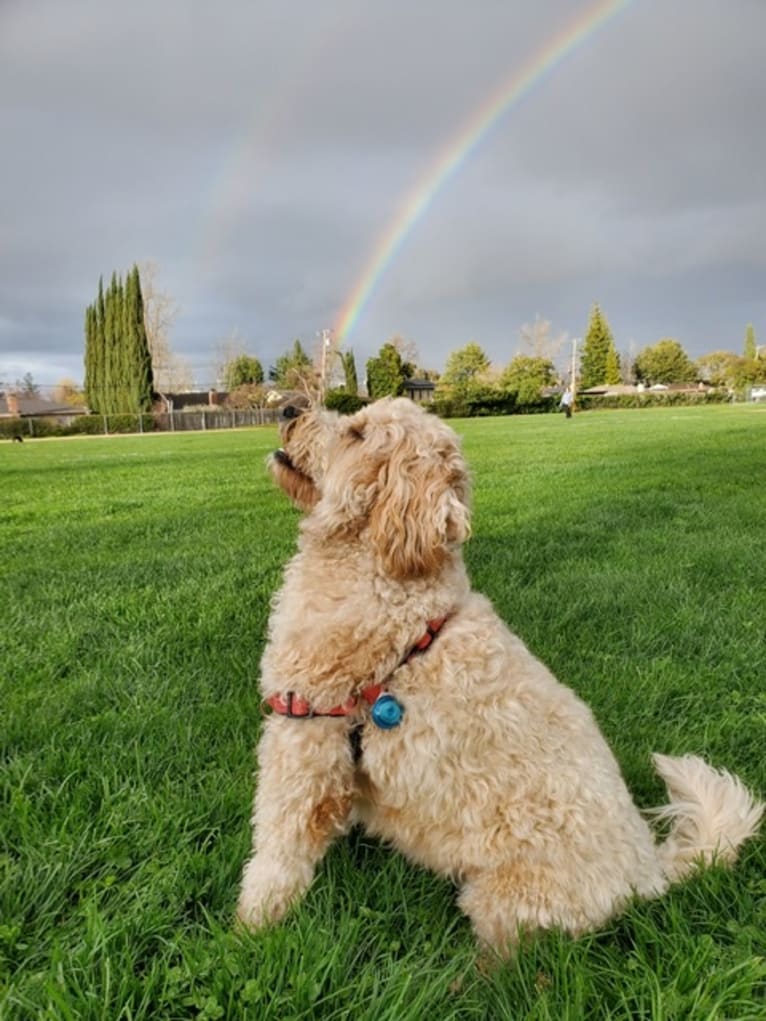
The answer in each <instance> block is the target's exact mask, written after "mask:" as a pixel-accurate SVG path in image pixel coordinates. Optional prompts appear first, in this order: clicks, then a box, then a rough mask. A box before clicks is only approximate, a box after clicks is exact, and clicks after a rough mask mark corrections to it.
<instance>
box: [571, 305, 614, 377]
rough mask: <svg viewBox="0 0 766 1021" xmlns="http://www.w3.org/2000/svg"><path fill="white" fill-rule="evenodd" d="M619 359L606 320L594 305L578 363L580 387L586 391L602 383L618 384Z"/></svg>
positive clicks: (597, 306)
mask: <svg viewBox="0 0 766 1021" xmlns="http://www.w3.org/2000/svg"><path fill="white" fill-rule="evenodd" d="M620 381H621V376H620V359H619V355H618V354H617V349H616V348H615V346H614V338H613V337H612V331H611V329H610V327H609V323H608V322H607V318H606V316H605V315H604V313H603V312H602V311H601V308H600V307H599V305H598V303H596V304H595V305H594V306H593V308H592V309H591V312H590V319H589V321H588V332H587V334H586V335H585V343H584V345H583V351H582V359H581V361H580V386H581V387H582V388H583V390H587V389H588V388H589V387H591V386H601V385H602V384H604V383H612V384H614V383H619V382H620Z"/></svg>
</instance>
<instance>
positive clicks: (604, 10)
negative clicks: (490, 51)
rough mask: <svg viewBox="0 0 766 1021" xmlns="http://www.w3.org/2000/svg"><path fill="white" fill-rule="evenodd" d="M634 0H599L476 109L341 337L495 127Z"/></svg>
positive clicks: (347, 311)
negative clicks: (434, 204)
mask: <svg viewBox="0 0 766 1021" xmlns="http://www.w3.org/2000/svg"><path fill="white" fill-rule="evenodd" d="M631 2H632V0H598V2H597V3H594V4H591V5H590V6H589V7H588V8H587V9H586V10H585V11H584V12H583V13H582V14H581V15H580V16H579V17H578V18H577V19H576V20H575V21H574V22H573V23H572V24H570V25H569V26H568V27H567V28H565V29H564V30H563V31H561V32H559V33H558V34H557V35H556V36H555V37H554V38H553V39H551V40H550V41H548V42H547V43H546V44H545V46H544V47H543V49H542V50H540V51H539V52H537V53H535V54H534V56H532V57H531V58H530V59H529V60H528V61H527V62H526V63H525V64H524V66H523V67H522V68H521V69H520V70H518V71H515V72H514V73H513V75H512V76H511V77H510V78H508V79H506V80H505V81H504V82H503V83H502V84H501V86H500V87H499V88H498V89H497V90H496V91H495V92H494V93H493V94H492V95H491V96H490V98H489V99H488V100H486V101H485V102H484V103H482V105H481V106H480V107H479V108H478V109H477V110H476V111H475V113H474V114H473V116H472V117H471V118H470V119H469V121H468V122H467V123H466V124H465V125H464V126H463V127H462V128H461V130H460V131H459V132H458V133H457V135H455V136H454V137H453V138H452V139H451V141H450V142H449V143H448V145H447V146H446V147H445V148H444V150H443V151H442V152H441V154H440V155H439V158H438V159H437V161H436V163H435V164H433V166H431V167H430V169H429V170H428V171H427V172H426V173H425V174H424V176H423V177H422V178H421V180H420V181H419V182H418V184H417V185H416V186H415V188H414V189H413V191H412V192H411V193H410V194H409V195H408V196H407V198H406V199H405V201H404V202H403V203H402V205H401V207H400V209H399V211H398V213H397V215H396V217H395V218H394V220H393V222H392V223H391V224H390V225H389V226H388V228H387V229H386V231H385V232H384V233H383V235H382V236H381V238H380V239H379V241H378V243H377V244H376V245H375V248H374V249H373V252H372V255H371V256H370V258H369V260H368V261H367V264H366V266H365V268H364V271H363V272H362V275H361V276H360V277H359V279H358V281H357V283H356V285H355V286H354V289H353V290H352V291H351V294H350V295H349V298H348V300H347V301H346V303H345V305H344V306H343V309H342V311H341V313H340V316H339V318H338V321H337V324H336V326H335V335H336V338H337V340H338V341H339V342H342V341H344V340H346V339H347V338H348V335H349V333H350V332H351V331H352V330H353V328H354V326H355V325H356V323H357V322H358V320H359V317H360V316H361V314H362V312H363V311H364V309H365V308H366V306H367V305H368V304H369V302H370V299H371V298H372V295H373V293H374V291H375V288H376V287H377V285H378V283H379V282H380V279H381V277H382V276H383V275H384V273H385V272H386V270H387V269H388V267H389V266H390V265H391V263H392V262H393V260H394V258H395V257H396V255H397V253H398V252H399V250H400V248H401V247H402V245H403V244H404V242H405V241H406V239H407V237H408V236H409V234H410V233H411V232H412V230H413V228H414V227H415V225H416V224H417V223H418V221H419V220H420V219H421V218H422V217H423V216H424V214H425V213H426V211H427V210H428V208H429V206H430V205H431V204H432V202H433V201H434V199H435V198H436V196H437V195H438V193H439V192H440V191H441V189H442V188H443V187H444V186H445V184H447V182H448V181H449V180H450V179H451V178H452V177H453V175H454V174H456V173H457V171H458V170H459V169H460V167H461V166H462V165H463V164H464V163H465V162H466V160H467V159H468V158H469V156H470V155H471V154H472V153H473V151H474V150H475V149H476V148H477V146H478V145H479V143H480V142H481V141H482V140H483V138H484V137H485V136H486V135H487V133H488V132H489V131H490V129H491V128H492V127H493V126H494V125H495V124H496V123H497V121H499V120H500V119H501V118H502V117H503V115H504V114H505V113H507V112H508V110H509V109H510V108H511V107H512V106H513V105H514V103H517V102H518V101H519V100H521V99H522V98H523V97H524V96H525V95H526V94H527V93H528V92H529V91H530V90H531V89H532V88H533V87H534V86H535V85H537V84H538V82H540V81H542V80H543V79H544V78H545V76H546V75H547V74H548V73H549V72H551V71H553V70H554V68H556V66H557V65H558V64H559V63H560V62H561V61H562V60H564V58H565V57H567V56H569V54H571V53H573V52H574V51H575V50H576V49H577V48H578V47H579V46H581V45H582V44H583V43H584V42H585V41H586V40H587V39H589V38H590V37H591V36H592V35H593V34H594V33H595V32H597V31H598V30H599V29H600V28H602V27H603V26H604V25H606V24H607V23H608V22H610V21H611V20H612V19H613V18H615V17H616V16H617V15H618V14H619V13H620V11H622V10H624V9H625V8H626V7H628V5H629V4H630V3H631Z"/></svg>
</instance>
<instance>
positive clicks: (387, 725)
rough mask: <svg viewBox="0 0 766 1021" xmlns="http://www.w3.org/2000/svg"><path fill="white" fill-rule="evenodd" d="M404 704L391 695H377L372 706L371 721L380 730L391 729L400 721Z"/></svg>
mask: <svg viewBox="0 0 766 1021" xmlns="http://www.w3.org/2000/svg"><path fill="white" fill-rule="evenodd" d="M403 715H404V706H403V705H401V703H400V702H397V701H396V699H395V698H394V696H393V695H389V694H387V693H385V692H384V693H383V694H382V695H378V697H377V698H376V700H375V704H374V705H373V707H372V722H373V723H374V724H375V726H376V727H380V729H381V730H392V729H393V728H394V727H398V726H399V724H400V723H401V722H402V716H403Z"/></svg>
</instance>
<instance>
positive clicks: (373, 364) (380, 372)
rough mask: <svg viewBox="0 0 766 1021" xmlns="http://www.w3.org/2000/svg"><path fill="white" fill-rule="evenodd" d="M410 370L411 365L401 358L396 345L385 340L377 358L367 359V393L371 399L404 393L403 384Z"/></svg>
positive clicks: (408, 376)
mask: <svg viewBox="0 0 766 1021" xmlns="http://www.w3.org/2000/svg"><path fill="white" fill-rule="evenodd" d="M411 371H412V367H411V366H410V365H409V363H407V362H404V361H403V360H402V356H401V353H400V352H399V350H398V349H397V347H396V345H395V344H394V343H393V342H392V341H387V342H386V343H385V344H384V345H383V347H382V348H381V349H380V351H379V352H378V356H377V358H368V360H367V393H368V394H369V395H370V397H371V398H372V399H373V400H377V399H378V398H379V397H389V396H390V397H398V396H399V395H400V394H402V393H404V384H405V382H406V381H407V380H408V379H409V378H410V375H409V374H410V372H411Z"/></svg>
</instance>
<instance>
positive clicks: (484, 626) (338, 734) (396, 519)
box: [238, 399, 763, 952]
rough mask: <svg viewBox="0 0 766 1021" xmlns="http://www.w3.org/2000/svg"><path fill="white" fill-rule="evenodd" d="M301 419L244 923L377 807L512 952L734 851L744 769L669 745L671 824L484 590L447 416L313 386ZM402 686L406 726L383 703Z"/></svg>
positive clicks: (272, 911) (280, 467)
mask: <svg viewBox="0 0 766 1021" xmlns="http://www.w3.org/2000/svg"><path fill="white" fill-rule="evenodd" d="M281 428H282V438H283V444H284V446H283V449H282V450H280V451H278V452H277V454H276V455H274V457H273V458H272V460H271V470H272V474H273V476H274V478H275V479H276V481H277V483H278V484H279V485H280V486H281V487H282V488H283V489H284V490H285V491H286V493H287V494H288V496H290V497H291V499H292V500H293V501H294V502H295V503H296V504H297V505H298V506H299V507H301V508H302V509H303V510H305V511H307V512H308V514H307V516H306V517H305V519H304V520H303V522H302V524H301V537H300V543H299V549H298V552H297V553H296V555H295V556H294V557H293V559H292V560H291V561H290V563H289V564H288V565H287V568H286V571H285V576H284V585H283V587H282V589H281V591H280V592H279V593H278V595H277V596H276V598H275V600H274V605H273V612H272V615H271V621H270V625H269V634H268V645H267V648H266V650H265V653H264V656H263V663H262V676H261V686H262V692H263V696H264V700H265V701H267V702H270V704H271V705H272V706H273V707H274V708H275V709H276V710H277V712H275V713H274V714H273V715H271V716H270V717H269V719H268V720H267V721H266V723H265V726H264V732H263V736H262V739H261V742H260V746H259V762H260V768H259V776H258V786H257V793H256V797H255V807H254V814H253V854H252V857H251V858H250V859H249V861H248V862H247V864H246V866H245V869H244V875H243V879H242V888H241V893H240V898H239V906H238V917H239V919H240V920H241V921H242V923H244V924H245V925H246V926H248V927H250V928H257V927H259V926H262V925H264V924H267V923H269V922H272V921H274V920H276V919H278V918H279V917H280V916H281V915H282V914H283V913H284V912H285V911H286V909H287V908H288V907H289V906H290V905H291V904H292V903H293V902H294V901H295V900H296V899H297V898H298V897H299V896H300V895H301V894H302V893H303V892H304V891H305V890H306V888H307V887H308V886H309V884H310V883H311V880H312V877H313V874H314V869H315V866H316V865H317V863H318V862H319V861H320V859H321V858H322V856H323V855H324V853H325V851H326V850H327V848H328V846H329V844H330V843H331V841H332V840H333V839H334V838H335V837H337V836H338V835H339V834H342V833H344V832H346V831H347V830H348V829H349V827H350V826H351V825H352V824H355V823H359V824H361V825H363V826H364V827H365V829H366V830H367V831H368V832H369V833H372V834H375V835H377V836H379V837H381V838H383V839H384V840H386V841H388V842H390V843H391V844H392V845H393V846H394V847H396V848H398V849H399V850H400V851H402V852H403V853H404V854H405V855H407V856H408V857H409V858H411V859H412V860H413V861H416V862H419V863H421V864H423V865H426V866H428V867H429V868H431V869H434V870H435V871H437V872H439V873H441V874H443V875H447V876H450V877H452V878H453V879H454V880H455V881H456V882H457V883H458V884H459V885H460V905H461V907H462V908H463V910H464V911H465V912H466V914H467V915H468V916H469V918H470V919H471V922H472V924H473V927H474V930H475V932H476V933H477V935H478V937H479V938H480V939H481V940H482V941H484V942H486V943H487V944H489V945H491V946H492V947H494V948H496V949H497V950H499V951H501V952H504V951H507V950H508V949H509V948H510V947H511V946H513V944H514V942H515V941H517V939H518V937H519V933H520V932H522V931H530V930H534V929H541V928H543V929H544V928H549V927H552V926H556V927H559V928H561V929H564V930H566V931H568V932H570V933H573V934H578V933H583V932H585V931H587V930H590V929H594V928H596V927H598V926H600V925H602V924H603V923H604V922H605V921H606V920H607V919H608V918H610V916H612V915H614V914H615V913H616V912H618V911H619V910H620V909H621V908H622V907H623V906H624V905H625V904H626V902H627V901H628V900H629V899H630V898H631V897H632V896H633V895H635V894H638V895H640V896H646V897H654V896H656V895H658V894H661V893H662V892H663V891H664V890H666V889H667V888H668V886H669V884H670V883H671V882H673V881H674V880H677V879H679V878H681V877H682V876H684V875H686V874H687V873H688V872H690V871H691V870H692V869H693V868H694V866H695V864H696V863H697V862H699V861H710V860H711V859H712V858H713V857H717V858H718V859H720V860H723V861H733V860H734V858H735V856H736V851H737V848H738V847H739V845H740V844H741V843H742V842H743V841H744V840H746V839H747V838H748V837H750V836H751V835H753V834H754V833H755V832H756V830H757V828H758V824H759V821H760V817H761V814H762V812H763V806H762V805H761V804H759V803H758V802H756V801H755V800H754V799H753V798H752V797H751V796H750V794H749V793H748V792H747V790H746V789H745V788H744V787H743V785H742V784H741V782H740V781H739V780H738V779H737V778H736V777H733V776H732V775H730V774H729V773H727V772H724V771H717V770H715V769H713V768H711V767H710V766H708V765H706V764H705V763H704V762H703V761H702V760H701V759H699V758H696V757H693V756H684V757H682V758H670V757H667V756H662V755H655V757H654V762H655V765H656V768H657V770H658V772H659V773H660V775H661V776H662V778H663V779H664V780H665V782H666V784H667V788H668V791H669V794H670V803H669V804H668V805H667V806H666V807H664V808H662V809H660V810H659V811H658V814H659V815H660V816H662V817H663V818H665V819H666V820H669V822H670V831H669V835H668V836H667V839H666V840H665V841H664V842H663V843H660V844H658V843H656V842H655V840H654V837H653V835H652V832H651V830H650V828H649V826H648V825H647V823H646V822H645V820H644V818H643V817H642V815H641V813H640V812H639V811H638V809H637V808H636V807H635V805H634V804H633V801H632V799H631V797H630V794H629V793H628V790H627V788H626V786H625V783H624V781H623V779H622V776H621V775H620V770H619V767H618V765H617V763H616V761H615V759H614V756H613V755H612V752H611V751H610V749H609V747H608V746H607V744H606V742H605V740H604V738H603V737H602V735H601V733H600V732H599V729H598V726H597V724H596V722H595V720H594V718H593V715H592V714H591V712H590V710H589V709H588V708H587V706H585V705H584V704H583V703H582V702H581V701H580V700H579V699H578V698H577V696H576V695H575V694H574V693H573V692H572V691H570V690H569V689H568V688H566V687H564V686H563V685H562V684H560V683H559V682H558V681H557V680H556V679H555V678H554V677H553V676H552V675H551V673H550V672H549V671H548V670H547V669H546V667H545V666H543V664H542V663H540V661H539V660H537V659H536V658H535V657H534V656H533V655H532V654H531V653H530V652H529V651H528V649H527V648H526V647H525V646H524V645H523V643H522V642H521V641H520V640H519V639H518V638H517V637H516V636H515V635H513V634H511V633H510V631H509V630H508V629H507V628H506V626H505V625H504V624H503V622H502V621H501V620H500V619H499V618H498V616H497V614H496V613H495V612H494V610H493V608H492V606H491V605H490V603H489V602H488V600H487V599H486V598H484V597H483V596H481V595H479V594H477V593H476V592H472V591H471V587H470V584H469V581H468V577H467V575H466V571H465V567H464V565H463V559H462V556H461V550H460V547H461V543H462V542H463V541H464V540H465V539H466V538H467V537H468V534H469V527H470V511H469V483H468V477H467V471H466V465H465V462H464V460H463V456H462V454H461V452H460V448H459V445H458V441H457V437H456V436H455V434H454V432H453V431H452V430H451V429H450V428H449V427H448V426H447V425H445V424H444V422H442V421H440V419H438V418H437V417H436V416H434V415H430V414H427V413H425V412H423V411H422V410H421V409H420V408H418V407H417V406H416V405H414V404H413V403H412V402H410V401H408V400H405V399H395V400H392V399H386V400H383V401H379V402H377V403H375V404H372V405H370V406H369V407H367V408H364V409H363V410H362V411H360V412H358V413H357V414H355V415H353V416H351V417H339V416H337V415H335V414H334V413H330V412H327V411H322V410H317V409H314V410H307V411H305V412H302V411H300V410H299V409H295V408H291V409H288V411H287V416H286V417H285V419H284V421H283V423H282V427H281ZM429 627H430V631H429ZM421 650H422V651H421ZM381 691H383V692H385V693H387V694H388V696H389V698H388V699H387V700H386V701H387V704H388V708H389V709H392V711H393V720H392V719H388V720H385V719H384V721H383V722H384V724H385V723H386V722H388V723H389V724H390V723H392V722H393V724H394V725H393V726H391V727H390V729H383V728H382V727H380V726H378V725H376V723H375V722H374V719H373V718H371V717H372V716H373V714H374V710H373V709H371V707H370V703H371V702H373V701H374V700H375V698H376V697H377V696H378V695H379V694H380V693H381ZM394 700H395V701H394ZM291 711H292V716H293V717H297V718H291V716H290V712H291ZM400 714H401V719H400V721H399V720H398V716H399V715H400ZM384 716H385V714H384ZM397 723H398V725H396V724H397Z"/></svg>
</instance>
